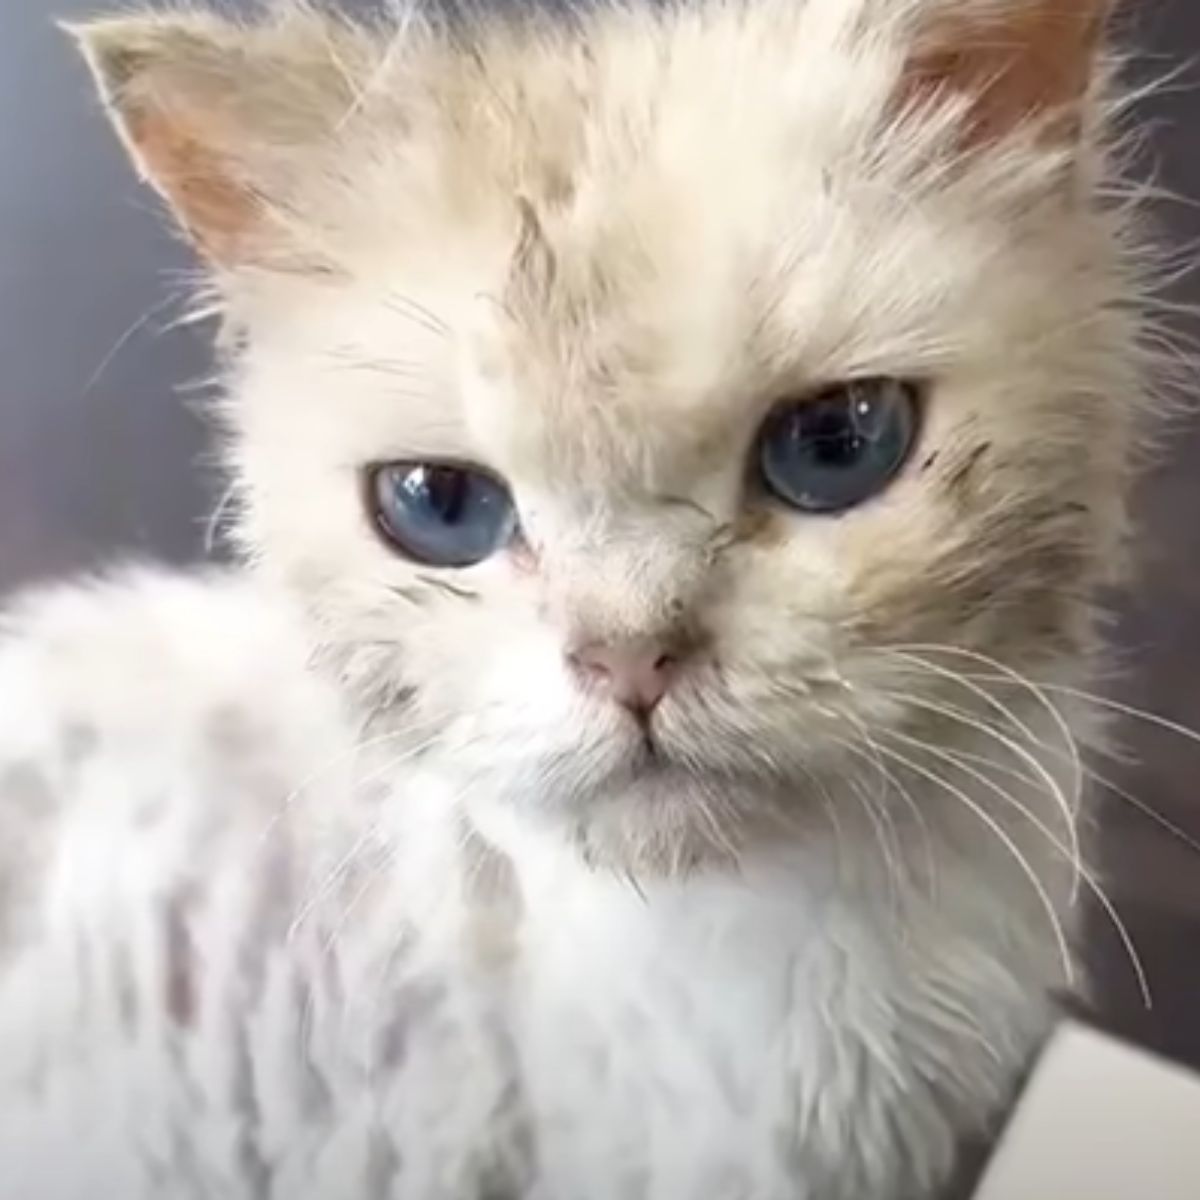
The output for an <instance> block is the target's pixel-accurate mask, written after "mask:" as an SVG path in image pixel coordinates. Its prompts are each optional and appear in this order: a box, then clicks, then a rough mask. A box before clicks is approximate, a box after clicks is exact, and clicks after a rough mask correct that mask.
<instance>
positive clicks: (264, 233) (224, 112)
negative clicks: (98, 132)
mask: <svg viewBox="0 0 1200 1200" xmlns="http://www.w3.org/2000/svg"><path fill="white" fill-rule="evenodd" d="M64 28H65V29H66V31H67V32H68V33H70V34H71V35H72V36H74V37H75V39H76V41H77V42H78V43H79V46H80V48H81V49H82V51H83V54H84V57H85V58H86V60H87V62H88V64H89V66H90V67H91V70H92V73H93V75H94V76H95V78H96V82H97V85H98V87H99V90H100V94H101V97H102V99H103V100H104V103H105V107H106V108H107V110H108V112H109V114H110V116H111V118H112V120H113V123H114V124H115V126H116V128H117V131H118V133H119V134H120V136H121V139H122V141H123V142H124V144H125V146H126V148H127V149H128V151H129V153H130V156H131V157H132V159H133V161H134V163H135V164H136V166H137V167H138V169H139V171H140V172H141V174H142V176H143V177H144V178H145V179H146V180H148V181H149V182H150V183H151V184H152V185H153V186H154V187H155V188H156V189H157V190H158V192H159V193H160V194H161V195H162V196H163V197H164V198H165V199H166V201H167V203H168V204H169V205H170V206H171V208H172V210H173V211H174V213H175V215H176V217H177V218H178V220H179V222H180V224H181V225H182V227H183V229H184V231H185V232H186V233H187V234H188V236H189V237H190V238H191V240H192V241H193V242H194V243H195V244H196V246H197V247H198V248H199V250H200V251H201V252H202V253H203V254H204V255H205V256H206V257H207V258H209V259H210V260H211V261H212V262H214V263H215V264H217V265H218V266H222V267H237V266H241V265H245V264H257V265H265V264H268V263H269V264H271V265H277V266H281V265H284V264H285V263H289V262H292V263H294V261H295V260H296V258H297V257H298V248H297V247H296V246H295V245H289V237H288V226H289V205H290V204H291V203H292V201H293V200H294V194H295V179H296V176H297V174H298V166H297V159H298V158H303V157H305V156H309V158H310V160H311V156H313V155H317V154H319V153H320V152H321V148H322V145H323V143H325V142H327V141H329V140H330V138H331V136H332V134H333V133H334V127H335V125H336V122H337V119H338V114H340V113H344V112H346V111H347V110H348V109H349V107H350V106H351V105H352V104H353V102H354V91H353V84H352V75H351V73H350V72H352V71H353V69H354V67H355V66H356V65H358V64H359V62H360V60H361V54H362V47H361V46H359V45H356V44H354V39H353V35H352V34H351V31H350V30H349V28H348V27H345V26H339V25H337V24H336V23H333V22H330V21H329V20H328V19H326V18H321V17H318V16H316V15H315V14H312V13H311V12H306V11H304V10H302V9H291V10H289V11H288V12H287V15H285V16H283V17H281V18H279V19H277V20H276V21H275V22H273V23H268V24H262V25H242V24H237V23H234V22H232V21H229V20H226V19H224V18H221V17H217V16H215V15H212V14H207V13H199V12H191V13H188V12H174V13H147V14H144V15H134V16H119V17H111V18H102V19H99V20H94V21H89V22H86V23H84V24H79V25H66V26H64ZM310 165H311V161H310Z"/></svg>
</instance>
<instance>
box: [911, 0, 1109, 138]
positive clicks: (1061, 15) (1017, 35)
mask: <svg viewBox="0 0 1200 1200" xmlns="http://www.w3.org/2000/svg"><path fill="white" fill-rule="evenodd" d="M1112 7H1113V4H1112V0H934V3H932V4H931V5H928V6H927V7H925V8H923V9H922V11H921V16H920V18H919V19H920V22H921V28H920V31H919V35H918V39H917V50H916V52H915V54H914V55H913V57H912V59H911V61H910V63H909V67H908V71H907V72H906V80H905V84H906V87H905V91H906V98H907V99H909V100H912V99H917V100H924V99H928V98H929V97H930V96H933V97H935V98H936V97H937V96H945V95H956V96H961V97H963V98H964V99H965V100H966V102H967V106H968V108H967V118H966V122H965V125H964V133H965V136H964V141H965V143H966V144H967V145H968V146H979V145H982V144H987V143H991V142H994V141H996V140H998V139H1000V138H1003V137H1004V136H1006V135H1007V134H1009V133H1012V132H1013V131H1015V130H1017V129H1019V128H1021V127H1023V126H1027V125H1030V124H1033V125H1035V126H1036V128H1037V130H1038V133H1039V134H1040V135H1041V136H1042V137H1044V138H1047V139H1051V140H1054V141H1057V142H1059V143H1062V144H1066V143H1068V142H1070V141H1072V140H1074V139H1075V138H1077V137H1078V136H1079V133H1080V131H1081V129H1082V128H1083V127H1084V112H1085V106H1086V101H1087V97H1088V94H1089V90H1090V87H1091V83H1092V80H1093V77H1094V75H1095V71H1096V67H1097V64H1098V61H1099V52H1100V49H1101V47H1102V44H1103V40H1104V32H1105V28H1106V25H1107V21H1108V17H1109V15H1110V10H1111V9H1112Z"/></svg>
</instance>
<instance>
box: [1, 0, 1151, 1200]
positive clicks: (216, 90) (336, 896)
mask: <svg viewBox="0 0 1200 1200" xmlns="http://www.w3.org/2000/svg"><path fill="white" fill-rule="evenodd" d="M1106 7H1107V6H1106V4H1105V3H1104V2H1103V0H1077V2H1076V3H1074V4H1064V3H1062V0H695V2H694V3H688V4H679V5H675V4H668V5H654V6H651V5H643V4H631V5H629V6H625V5H623V4H621V5H618V4H613V5H597V6H589V7H586V8H578V9H571V10H570V11H567V12H560V13H558V14H550V13H547V14H541V15H538V14H529V13H527V14H523V15H520V16H513V15H507V16H503V17H501V16H492V17H484V16H479V15H476V16H474V17H471V18H469V19H468V18H465V17H462V16H461V15H460V16H458V17H456V18H454V19H439V18H435V17H433V16H430V15H422V14H420V13H416V12H412V13H407V14H405V15H404V16H403V18H402V19H399V20H398V21H396V22H395V23H387V22H383V21H380V22H377V23H376V24H369V23H362V24H355V23H352V22H350V21H349V20H347V19H338V18H335V17H333V16H330V15H321V14H319V13H317V12H316V11H313V10H311V9H309V8H307V7H304V6H302V5H298V4H296V3H294V2H293V3H285V4H283V5H281V6H276V7H275V8H274V9H273V10H272V11H271V12H269V13H266V14H263V15H262V16H261V17H260V18H259V19H258V20H256V21H253V22H250V23H247V24H241V25H237V24H234V23H232V22H231V20H230V19H228V18H226V17H222V16H218V15H216V14H215V13H211V14H210V13H205V12H190V11H189V12H182V11H170V12H164V13H160V14H158V15H143V16H135V15H131V16H123V17H119V18H114V19H111V20H105V21H99V22H96V23H94V24H88V25H85V26H83V27H82V28H80V29H77V30H76V31H75V32H76V33H77V36H78V37H79V40H80V41H81V43H82V46H83V49H84V51H85V53H86V55H87V57H88V59H89V61H90V63H91V66H92V68H93V69H94V71H95V73H96V75H97V77H98V80H99V83H100V87H101V89H102V92H103V95H104V97H105V100H106V102H107V105H108V107H109V110H110V112H111V114H112V116H113V118H114V120H115V122H116V125H117V128H118V129H119V131H120V133H121V136H122V138H123V139H124V141H125V144H126V146H127V147H128V149H129V151H130V153H131V154H132V156H133V159H134V161H135V162H136V164H137V166H138V168H139V170H140V171H141V172H142V173H143V174H144V175H145V176H146V178H147V179H148V180H149V181H150V182H151V183H153V185H154V186H155V187H156V188H157V189H158V190H159V192H160V193H161V194H162V196H163V197H164V198H165V199H166V201H167V202H168V204H169V205H170V207H171V208H172V209H173V211H174V213H175V214H176V216H177V218H178V220H179V222H180V223H181V225H182V227H183V229H184V230H186V232H187V233H188V235H189V236H190V237H191V239H192V240H193V241H194V243H195V245H196V246H197V247H198V248H199V250H200V252H201V253H202V255H203V256H204V258H205V260H206V262H207V263H208V265H209V267H210V268H211V270H210V278H211V283H212V289H213V294H214V295H215V296H216V297H217V298H218V303H219V305H220V307H221V310H222V314H223V319H224V322H225V324H226V327H227V328H228V329H229V330H230V331H232V339H231V344H232V352H231V354H230V356H229V362H228V379H227V384H228V386H227V389H226V394H227V396H228V400H227V403H226V404H225V406H224V410H223V411H224V415H225V417H226V418H227V421H228V426H229V430H230V438H229V449H228V461H229V463H230V466H231V469H232V472H233V475H234V478H235V479H236V483H237V487H238V495H239V517H238V535H239V538H240V544H241V546H242V548H243V549H244V552H245V555H244V559H245V561H244V565H243V566H241V567H239V568H238V569H236V570H231V571H216V570H208V571H203V572H198V573H195V574H192V575H190V576H180V575H174V574H169V573H166V572H159V571H155V570H148V569H144V570H127V571H116V572H113V573H112V575H111V576H110V577H108V578H105V579H104V580H101V581H98V582H89V583H76V584H72V585H68V586H64V587H59V588H56V589H50V590H48V591H43V592H41V593H39V594H36V595H33V596H30V597H26V598H22V599H18V600H16V601H14V602H13V604H12V606H11V608H10V611H9V614H8V617H7V620H6V627H5V639H4V642H3V648H2V650H0V697H2V699H0V703H2V704H3V716H2V719H0V801H2V805H0V822H2V824H0V856H2V857H0V884H2V885H3V887H2V891H0V897H2V902H3V907H2V909H0V916H2V918H3V920H2V922H0V947H2V950H3V957H2V959H0V1098H2V1103H0V1164H2V1165H0V1198H2V1200H49V1198H53V1200H79V1198H83V1197H87V1198H89V1200H91V1198H93V1197H94V1196H95V1195H97V1194H102V1195H111V1196H113V1197H120V1198H121V1200H136V1198H139V1197H152V1196H153V1197H166V1196H170V1197H173V1196H180V1197H182V1196H191V1197H201V1198H205V1200H216V1198H220V1200H227V1198H233V1197H254V1198H264V1197H266V1198H282V1200H306V1198H312V1200H318V1198H319V1200H366V1198H368V1197H369V1198H375V1197H383V1196H392V1197H403V1198H404V1200H440V1198H452V1200H470V1198H482V1197H485V1196H486V1197H490V1198H496V1197H510V1198H515V1197H529V1198H539V1200H633V1198H635V1197H636V1198H638V1200H685V1198H686V1200H733V1198H744V1200H784V1198H788V1200H916V1198H926V1197H931V1196H933V1195H935V1194H937V1192H938V1189H939V1188H940V1187H941V1186H942V1184H943V1183H944V1182H945V1180H946V1179H947V1177H948V1176H949V1173H950V1171H951V1169H952V1167H953V1163H954V1158H955V1154H956V1147H957V1146H958V1145H959V1143H960V1141H961V1140H962V1139H963V1138H968V1137H971V1136H973V1135H977V1134H980V1133H983V1132H986V1131H987V1130H988V1129H989V1127H990V1125H991V1122H992V1121H993V1120H994V1119H995V1118H996V1116H997V1114H999V1113H1000V1112H1001V1111H1002V1110H1003V1107H1004V1105H1005V1103H1006V1100H1007V1098H1008V1096H1009V1094H1010V1091H1011V1089H1012V1087H1013V1086H1014V1081H1015V1080H1016V1078H1017V1076H1018V1075H1019V1073H1020V1071H1021V1070H1022V1068H1023V1066H1024V1064H1025V1063H1026V1062H1027V1061H1028V1058H1029V1056H1030V1054H1031V1053H1032V1052H1033V1051H1034V1050H1035V1048H1036V1047H1037V1045H1038V1043H1039V1040H1040V1039H1041V1038H1042V1036H1043V1035H1044V1033H1045V1031H1046V1029H1047V1028H1048V1025H1049V1023H1050V1022H1051V1020H1052V1019H1053V1012H1054V1009H1053V1001H1052V995H1053V994H1054V993H1055V992H1056V990H1058V989H1060V988H1062V987H1064V986H1068V985H1069V984H1070V983H1071V982H1072V981H1073V975H1074V972H1073V968H1072V941H1073V928H1074V914H1075V912H1076V911H1077V905H1076V901H1077V899H1078V898H1079V896H1080V895H1081V894H1082V893H1085V892H1086V891H1087V890H1088V889H1089V888H1090V887H1092V886H1093V884H1094V880H1093V877H1092V876H1091V874H1090V873H1089V872H1088V871H1087V870H1086V868H1084V867H1083V866H1082V865H1081V855H1080V845H1079V843H1080V840H1081V837H1082V834H1083V830H1084V826H1085V823H1086V821H1085V815H1084V808H1083V804H1082V798H1081V795H1080V787H1079V778H1080V765H1079V760H1078V751H1077V750H1076V746H1077V744H1078V743H1079V742H1081V741H1086V740H1087V739H1088V738H1090V737H1094V736H1096V735H1097V731H1095V730H1093V729H1091V728H1090V727H1089V724H1088V722H1087V721H1086V720H1085V715H1084V713H1083V712H1082V711H1080V706H1079V705H1078V704H1077V703H1076V702H1075V701H1074V700H1073V690H1072V689H1074V688H1076V687H1078V686H1079V685H1081V684H1083V683H1085V682H1086V681H1087V678H1088V675H1089V672H1090V670H1091V668H1092V666H1093V663H1094V660H1095V657H1096V654H1097V639H1096V626H1097V613H1096V608H1095V601H1094V598H1095V595H1096V592H1097V589H1098V588H1099V587H1100V586H1101V585H1103V584H1104V583H1106V582H1108V581H1109V580H1110V579H1111V578H1113V576H1114V573H1115V571H1116V568H1117V564H1119V562H1120V558H1121V546H1122V540H1123V522H1124V511H1125V500H1126V493H1127V490H1128V476H1129V473H1130V458H1131V445H1132V443H1133V440H1134V434H1135V429H1136V424H1137V419H1138V417H1139V414H1140V412H1141V411H1142V410H1143V409H1144V408H1145V406H1146V399H1147V395H1148V384H1147V379H1146V375H1147V371H1146V355H1145V354H1144V353H1143V350H1142V348H1141V347H1142V344H1143V342H1144V340H1145V339H1144V336H1143V334H1144V316H1143V313H1142V303H1141V297H1142V295H1143V293H1144V278H1143V276H1144V271H1143V268H1142V263H1141V256H1140V255H1139V254H1138V253H1137V252H1136V248H1135V245H1134V240H1133V238H1132V237H1131V235H1130V228H1129V227H1130V220H1129V216H1128V214H1127V213H1126V211H1125V210H1124V209H1123V208H1120V207H1117V208H1114V207H1113V206H1112V205H1107V204H1105V203H1102V201H1101V197H1102V196H1103V195H1106V194H1108V192H1109V191H1110V188H1109V185H1110V184H1111V176H1112V171H1111V168H1110V166H1109V163H1108V159H1109V158H1110V157H1111V156H1110V155H1109V154H1108V152H1107V142H1108V129H1107V121H1106V114H1107V113H1108V112H1109V111H1110V107H1109V105H1108V99H1109V97H1108V92H1109V90H1110V89H1109V86H1108V71H1107V68H1106V66H1105V62H1106V60H1105V58H1104V56H1103V54H1102V49H1103V42H1104V37H1103V26H1104V24H1105V16H1106V12H1105V10H1106Z"/></svg>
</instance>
